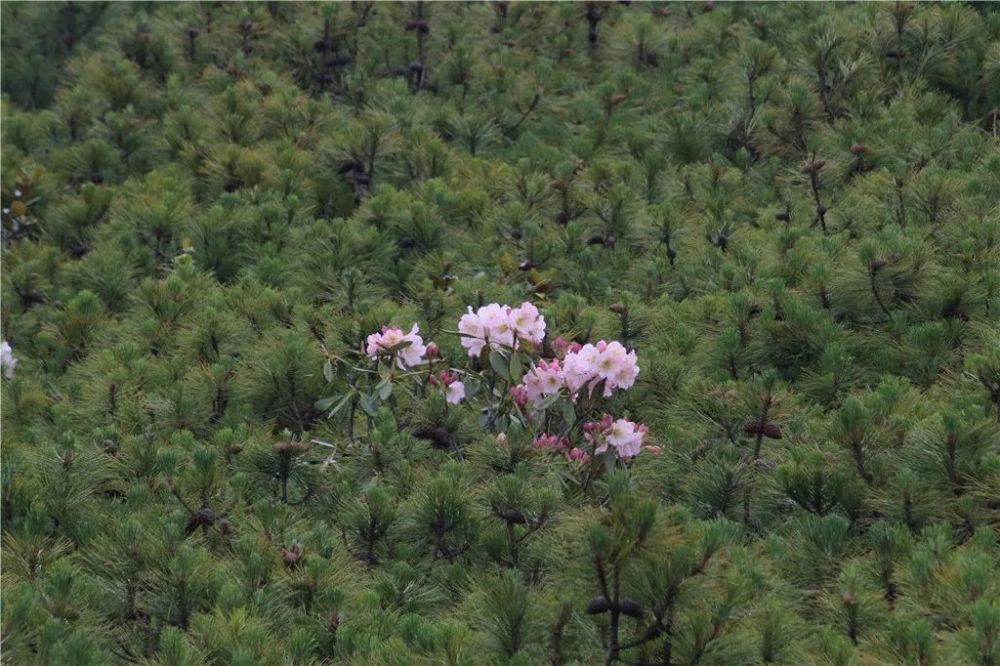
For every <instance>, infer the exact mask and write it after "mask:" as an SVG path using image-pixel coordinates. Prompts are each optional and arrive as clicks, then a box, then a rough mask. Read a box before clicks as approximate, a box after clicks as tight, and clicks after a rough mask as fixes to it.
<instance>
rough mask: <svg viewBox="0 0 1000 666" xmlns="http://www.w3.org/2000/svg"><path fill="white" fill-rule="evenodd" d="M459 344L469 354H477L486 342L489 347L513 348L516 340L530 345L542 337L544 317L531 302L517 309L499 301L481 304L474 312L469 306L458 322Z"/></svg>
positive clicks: (497, 348)
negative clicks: (460, 341) (460, 339)
mask: <svg viewBox="0 0 1000 666" xmlns="http://www.w3.org/2000/svg"><path fill="white" fill-rule="evenodd" d="M458 332H459V333H461V335H462V346H463V347H465V348H466V349H467V350H468V352H469V356H473V357H475V356H479V355H480V354H482V353H483V349H485V347H486V345H489V346H490V349H493V350H499V349H503V348H510V349H516V348H517V347H518V343H519V342H527V343H531V344H533V345H538V344H541V342H542V340H544V339H545V317H543V316H542V315H541V314H539V312H538V308H536V307H535V306H534V305H532V304H531V303H522V304H521V305H520V306H518V307H516V308H512V307H510V306H509V305H500V304H499V303H490V304H489V305H484V306H482V307H481V308H479V309H478V310H476V311H475V312H473V311H472V307H471V306H470V307H469V311H468V312H467V313H466V314H464V315H462V318H461V319H460V320H459V322H458Z"/></svg>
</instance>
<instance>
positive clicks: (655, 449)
mask: <svg viewBox="0 0 1000 666" xmlns="http://www.w3.org/2000/svg"><path fill="white" fill-rule="evenodd" d="M646 450H647V451H649V454H650V455H652V456H659V455H663V447H662V446H656V445H654V444H650V445H648V446H647V447H646Z"/></svg>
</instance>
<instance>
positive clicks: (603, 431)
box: [583, 414, 648, 460]
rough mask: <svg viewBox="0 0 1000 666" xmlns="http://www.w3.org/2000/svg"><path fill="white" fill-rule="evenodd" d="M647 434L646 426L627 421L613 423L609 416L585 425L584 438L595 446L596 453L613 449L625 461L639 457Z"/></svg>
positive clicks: (620, 420) (621, 420) (606, 415)
mask: <svg viewBox="0 0 1000 666" xmlns="http://www.w3.org/2000/svg"><path fill="white" fill-rule="evenodd" d="M647 432H648V429H647V428H646V426H644V425H641V424H637V423H633V422H632V421H628V420H626V419H617V420H615V421H612V420H611V416H610V415H609V414H605V415H604V417H603V418H602V419H601V420H600V421H590V422H589V423H585V424H584V425H583V433H584V434H583V437H584V439H586V440H587V442H589V443H590V444H592V445H593V446H594V453H604V452H605V451H607V450H608V449H609V448H611V449H614V451H615V454H616V455H617V456H618V457H619V458H621V459H623V460H627V459H629V458H633V457H635V456H637V455H639V452H640V451H641V450H642V444H643V440H644V439H645V437H646V433H647Z"/></svg>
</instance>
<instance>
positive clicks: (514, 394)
mask: <svg viewBox="0 0 1000 666" xmlns="http://www.w3.org/2000/svg"><path fill="white" fill-rule="evenodd" d="M510 397H511V399H512V400H513V401H514V404H515V405H518V406H519V407H524V406H525V405H526V404H528V389H527V388H525V386H524V385H523V384H518V385H517V386H511V387H510Z"/></svg>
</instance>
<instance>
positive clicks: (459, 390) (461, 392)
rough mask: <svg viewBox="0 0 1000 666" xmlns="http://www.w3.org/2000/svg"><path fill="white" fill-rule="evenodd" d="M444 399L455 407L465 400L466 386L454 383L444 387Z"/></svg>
mask: <svg viewBox="0 0 1000 666" xmlns="http://www.w3.org/2000/svg"><path fill="white" fill-rule="evenodd" d="M444 399H445V400H446V401H448V402H449V403H451V404H453V405H457V404H458V403H460V402H462V401H463V400H465V384H463V383H462V382H452V383H450V384H447V385H446V386H445V387H444Z"/></svg>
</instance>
